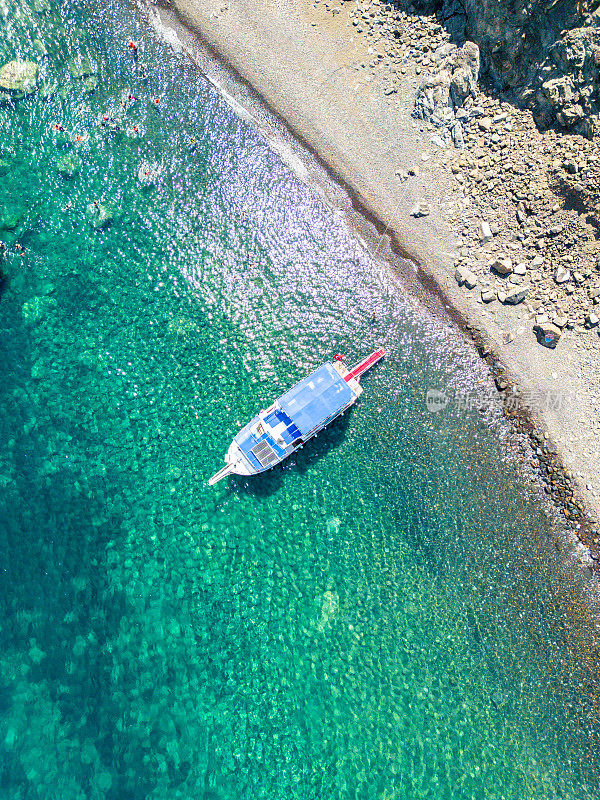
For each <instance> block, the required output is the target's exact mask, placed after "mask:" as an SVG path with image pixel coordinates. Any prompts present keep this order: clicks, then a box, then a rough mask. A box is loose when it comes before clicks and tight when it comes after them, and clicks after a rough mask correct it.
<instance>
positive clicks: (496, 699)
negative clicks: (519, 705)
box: [490, 689, 508, 711]
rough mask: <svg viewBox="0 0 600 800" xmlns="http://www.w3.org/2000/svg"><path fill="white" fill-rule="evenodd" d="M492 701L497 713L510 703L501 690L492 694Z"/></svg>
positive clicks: (496, 690)
mask: <svg viewBox="0 0 600 800" xmlns="http://www.w3.org/2000/svg"><path fill="white" fill-rule="evenodd" d="M490 700H491V701H492V705H493V706H494V708H495V709H496V710H497V711H499V710H500V709H501V708H503V707H504V706H505V705H506V704H507V702H508V700H507V698H506V696H505V695H503V694H502V692H501V691H500V690H499V689H495V690H494V691H493V692H492V694H491V695H490Z"/></svg>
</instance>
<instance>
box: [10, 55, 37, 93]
mask: <svg viewBox="0 0 600 800" xmlns="http://www.w3.org/2000/svg"><path fill="white" fill-rule="evenodd" d="M38 70H39V67H38V65H37V64H36V63H35V61H9V62H8V64H5V65H4V66H3V67H2V69H0V89H6V90H7V91H9V92H11V94H12V95H13V97H14V96H15V95H17V96H19V97H20V96H23V97H24V96H25V95H26V94H31V93H32V92H35V89H36V86H37V76H38Z"/></svg>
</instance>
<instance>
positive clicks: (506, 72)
mask: <svg viewBox="0 0 600 800" xmlns="http://www.w3.org/2000/svg"><path fill="white" fill-rule="evenodd" d="M413 6H414V7H417V8H419V9H424V10H427V11H429V12H432V11H435V12H436V13H437V15H438V19H440V20H441V21H442V22H443V24H444V25H445V27H446V28H447V29H448V30H449V31H450V33H451V34H452V36H453V37H454V39H455V40H456V41H457V43H458V44H462V42H464V41H465V40H471V41H473V42H476V43H477V44H478V45H479V47H480V49H481V55H482V59H483V64H484V66H485V68H486V70H487V71H488V72H489V74H490V75H491V77H492V78H493V79H494V81H495V82H496V83H497V84H498V86H499V87H500V88H502V89H503V90H506V91H508V92H509V94H510V96H511V97H510V99H513V100H514V101H516V102H518V103H519V104H521V105H523V106H526V107H528V108H531V110H532V111H533V113H534V116H535V118H536V122H537V123H538V125H540V126H541V127H544V128H545V127H549V126H550V125H552V124H554V123H559V124H560V125H562V126H564V127H565V128H568V129H570V130H573V131H574V132H576V133H580V134H582V135H584V136H587V137H591V136H593V135H595V134H598V133H599V132H600V0H578V2H573V0H530V1H529V2H527V0H510V2H498V0H460V2H459V0H416V2H414V3H413Z"/></svg>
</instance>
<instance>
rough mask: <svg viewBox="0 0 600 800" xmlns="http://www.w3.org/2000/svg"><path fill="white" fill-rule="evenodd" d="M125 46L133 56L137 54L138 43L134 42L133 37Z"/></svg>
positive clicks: (135, 56)
mask: <svg viewBox="0 0 600 800" xmlns="http://www.w3.org/2000/svg"><path fill="white" fill-rule="evenodd" d="M127 47H128V48H129V50H130V52H131V54H132V55H133V57H134V58H137V54H138V44H137V42H134V41H133V39H132V40H131V41H130V42H129V44H128V45H127Z"/></svg>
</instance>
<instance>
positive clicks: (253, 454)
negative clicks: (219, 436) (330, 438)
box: [208, 348, 385, 486]
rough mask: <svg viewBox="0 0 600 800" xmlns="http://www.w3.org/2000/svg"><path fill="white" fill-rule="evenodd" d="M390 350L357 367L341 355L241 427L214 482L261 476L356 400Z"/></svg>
mask: <svg viewBox="0 0 600 800" xmlns="http://www.w3.org/2000/svg"><path fill="white" fill-rule="evenodd" d="M384 355H385V352H384V351H383V349H382V348H380V349H379V350H376V351H375V352H374V353H371V355H370V356H368V357H367V358H365V359H364V361H361V362H360V363H359V364H357V365H356V366H355V367H353V368H352V369H349V368H348V367H347V366H346V365H345V364H344V362H343V356H339V355H338V356H335V357H334V358H333V360H332V361H326V362H325V363H324V364H323V365H322V366H320V367H319V368H318V369H316V370H315V371H314V372H311V373H310V375H307V376H306V378H302V380H301V381H299V382H298V383H297V384H296V385H295V386H292V388H291V389H289V390H288V391H287V392H286V393H285V394H282V395H281V397H278V398H277V400H275V402H274V403H273V405H271V406H269V408H267V409H266V411H261V412H260V413H259V414H257V415H256V416H255V417H254V419H253V420H251V421H250V422H249V423H248V424H247V425H245V426H244V427H243V428H242V429H241V430H240V432H239V433H238V434H237V435H236V436H235V437H234V439H233V441H232V443H231V445H230V446H229V450H228V451H227V455H226V456H225V466H224V467H223V468H222V469H220V470H219V472H217V473H216V475H213V476H212V478H211V479H210V480H209V481H208V485H209V486H214V484H215V483H218V482H219V481H220V480H223V478H226V477H227V476H228V475H257V474H259V473H260V472H265V471H266V470H268V469H272V468H273V467H274V466H275V465H276V464H279V463H280V462H281V461H283V460H284V459H285V458H287V457H288V456H290V455H291V454H292V453H295V452H296V450H299V449H300V448H301V447H303V446H304V444H305V443H306V442H307V441H308V440H309V439H312V437H313V436H315V435H316V434H317V433H319V431H322V430H323V428H325V427H326V426H327V425H329V423H330V422H333V420H334V419H337V417H339V416H340V415H341V414H343V413H344V411H346V409H348V408H350V406H352V405H353V404H354V403H356V401H357V400H358V398H359V397H360V395H361V394H362V386H361V385H360V378H361V375H363V374H364V373H365V372H366V371H367V370H368V369H369V368H370V367H372V366H373V365H374V364H376V363H377V362H378V361H379V360H380V359H381V358H383V356H384Z"/></svg>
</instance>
